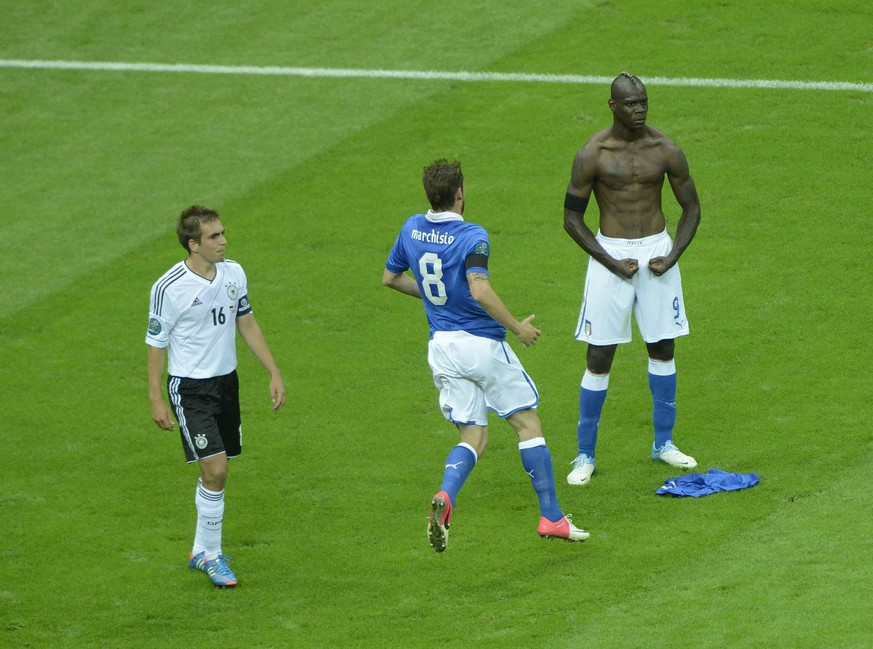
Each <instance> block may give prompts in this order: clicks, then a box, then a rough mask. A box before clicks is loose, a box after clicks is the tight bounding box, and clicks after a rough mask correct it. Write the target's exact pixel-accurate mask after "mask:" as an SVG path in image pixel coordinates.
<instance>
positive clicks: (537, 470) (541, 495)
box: [518, 437, 564, 522]
mask: <svg viewBox="0 0 873 649" xmlns="http://www.w3.org/2000/svg"><path fill="white" fill-rule="evenodd" d="M518 450H519V451H520V452H521V465H522V466H523V467H524V470H525V471H526V472H527V474H528V475H529V476H530V481H531V484H532V485H533V488H534V491H536V493H537V499H538V500H539V502H540V514H541V515H542V516H545V517H546V518H548V519H549V520H550V521H552V522H555V521H559V520H561V518H562V517H563V516H564V514H563V512H562V511H561V508H560V507H558V497H557V495H556V494H555V474H554V473H553V472H552V454H551V453H550V452H549V447H548V446H546V440H545V439H543V438H542V437H535V438H533V439H529V440H527V441H526V442H519V444H518Z"/></svg>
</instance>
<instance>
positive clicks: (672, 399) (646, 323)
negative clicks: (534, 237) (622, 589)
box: [564, 72, 700, 485]
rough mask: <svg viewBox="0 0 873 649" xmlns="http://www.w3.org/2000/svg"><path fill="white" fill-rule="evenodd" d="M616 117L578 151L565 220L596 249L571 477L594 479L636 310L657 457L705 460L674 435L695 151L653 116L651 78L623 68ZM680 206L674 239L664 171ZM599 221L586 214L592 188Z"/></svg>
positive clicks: (582, 321) (694, 215) (615, 94)
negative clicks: (612, 381) (614, 371)
mask: <svg viewBox="0 0 873 649" xmlns="http://www.w3.org/2000/svg"><path fill="white" fill-rule="evenodd" d="M609 108H610V110H611V111H612V114H613V123H612V126H611V127H610V128H607V129H605V130H603V131H601V132H599V133H597V134H595V135H594V136H593V137H592V138H591V139H590V140H589V141H588V142H587V143H586V144H585V146H584V147H583V148H582V149H581V150H580V151H579V152H578V153H577V154H576V158H575V160H574V161H573V169H572V173H571V176H570V183H569V185H568V186H567V195H566V197H565V200H564V229H565V230H566V231H567V234H569V235H570V236H571V237H572V238H573V240H574V241H575V242H576V243H577V244H579V247H580V248H582V250H584V251H585V252H587V253H588V254H589V255H590V259H589V261H588V272H587V275H586V279H585V294H584V298H583V303H582V310H581V313H580V315H579V322H578V325H577V327H576V338H577V340H581V341H585V342H587V343H588V351H587V367H586V370H585V374H584V376H583V378H582V385H581V388H580V392H579V424H578V428H577V436H578V441H579V454H578V456H577V457H576V459H574V460H573V470H572V471H571V472H570V474H569V475H568V476H567V482H569V483H570V484H573V485H584V484H588V482H589V481H590V480H591V475H592V474H593V473H594V449H595V446H596V443H597V427H598V425H599V423H600V414H601V411H602V409H603V403H604V401H605V399H606V391H607V387H608V386H609V371H610V369H611V367H612V361H613V359H614V358H615V350H616V348H617V346H618V344H619V343H626V342H630V340H631V312H632V311H633V313H634V315H635V317H636V321H637V325H638V327H639V330H640V334H641V335H642V337H643V339H644V340H645V342H646V348H647V350H648V354H649V387H650V389H651V391H652V398H653V401H654V407H653V411H652V422H653V424H654V429H655V438H654V444H653V445H652V459H653V460H660V461H662V462H666V463H667V464H669V465H671V466H675V467H679V468H682V469H693V468H694V467H696V466H697V462H696V460H695V459H694V458H693V457H690V456H688V455H685V454H684V453H682V452H681V451H679V449H678V448H676V446H675V445H674V444H673V426H674V424H675V422H676V365H675V362H674V360H673V352H674V344H675V339H676V338H677V337H678V336H684V335H686V334H688V322H687V320H686V319H685V303H684V301H683V298H682V281H681V278H680V275H679V266H678V265H677V262H678V261H679V257H680V256H681V255H682V253H683V252H685V249H686V248H687V247H688V245H689V244H690V243H691V240H692V239H693V238H694V233H695V232H696V231H697V226H698V224H699V223H700V201H699V200H698V198H697V190H696V189H695V187H694V180H692V178H691V174H690V173H689V170H688V161H687V160H686V159H685V155H684V154H683V153H682V150H681V149H680V148H679V147H678V146H677V145H676V144H675V143H674V142H673V141H672V140H671V139H670V138H669V137H667V136H666V135H665V134H664V133H662V132H661V131H659V130H658V129H656V128H653V127H652V126H649V125H647V124H646V114H647V112H648V109H649V103H648V95H647V94H646V87H645V85H644V84H643V82H642V81H640V80H639V79H638V78H637V77H635V76H633V75H632V74H628V73H626V72H622V73H621V74H620V75H619V76H618V77H616V78H615V80H614V81H613V82H612V87H611V95H610V99H609ZM665 176H666V178H667V180H668V181H669V182H670V188H671V189H672V191H673V195H674V196H675V197H676V201H677V202H678V203H679V205H680V206H681V208H682V215H681V217H680V218H679V223H678V224H677V226H676V233H675V240H671V238H670V236H669V235H668V234H667V230H666V220H665V218H664V213H663V212H662V211H661V188H662V187H663V185H664V178H665ZM592 191H593V192H594V197H595V199H596V200H597V206H598V208H599V210H600V222H599V231H598V232H597V234H596V235H595V233H594V232H593V231H592V230H591V228H589V227H588V225H587V224H586V223H585V218H584V217H585V209H586V207H587V206H588V200H589V197H590V196H591V192H592Z"/></svg>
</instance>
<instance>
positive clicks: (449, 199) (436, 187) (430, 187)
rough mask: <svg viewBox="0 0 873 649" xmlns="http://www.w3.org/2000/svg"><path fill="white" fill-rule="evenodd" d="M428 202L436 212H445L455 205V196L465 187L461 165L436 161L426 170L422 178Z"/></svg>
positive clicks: (456, 162)
mask: <svg viewBox="0 0 873 649" xmlns="http://www.w3.org/2000/svg"><path fill="white" fill-rule="evenodd" d="M421 181H422V183H423V184H424V191H425V193H426V194H427V200H428V201H430V206H431V207H432V208H433V209H434V210H438V211H440V212H444V211H446V210H449V209H451V208H452V207H454V205H455V194H456V193H457V192H458V188H459V187H463V186H464V174H463V173H461V163H460V162H458V161H457V160H455V161H454V162H448V161H447V160H445V159H440V160H436V161H435V162H432V163H431V164H429V165H428V166H427V167H425V168H424V173H423V174H422V178H421Z"/></svg>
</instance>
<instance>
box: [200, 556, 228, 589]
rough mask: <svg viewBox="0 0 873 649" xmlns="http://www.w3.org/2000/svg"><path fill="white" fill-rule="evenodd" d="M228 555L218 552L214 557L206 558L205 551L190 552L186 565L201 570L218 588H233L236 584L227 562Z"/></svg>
mask: <svg viewBox="0 0 873 649" xmlns="http://www.w3.org/2000/svg"><path fill="white" fill-rule="evenodd" d="M229 561H230V557H228V556H225V555H223V554H219V555H218V556H217V557H215V558H214V559H207V558H206V553H205V552H198V553H197V554H192V555H191V556H190V557H189V559H188V567H189V568H191V570H202V571H203V572H205V573H206V574H207V575H209V578H210V579H211V580H212V583H213V584H215V585H216V586H218V587H219V588H233V587H234V586H236V584H237V580H236V575H235V574H233V570H231V569H230V566H229V565H228V562H229Z"/></svg>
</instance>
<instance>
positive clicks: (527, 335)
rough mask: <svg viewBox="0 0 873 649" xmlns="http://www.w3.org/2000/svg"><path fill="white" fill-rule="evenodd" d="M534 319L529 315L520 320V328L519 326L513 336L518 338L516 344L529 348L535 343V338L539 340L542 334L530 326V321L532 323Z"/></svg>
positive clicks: (533, 316)
mask: <svg viewBox="0 0 873 649" xmlns="http://www.w3.org/2000/svg"><path fill="white" fill-rule="evenodd" d="M534 318H536V316H535V315H529V316H528V317H526V318H525V319H524V320H522V321H521V326H519V328H518V331H517V332H516V334H515V335H516V337H517V338H518V342H520V343H521V344H522V345H524V346H525V347H530V346H531V345H533V344H534V343H536V341H537V338H539V337H540V336H541V335H542V333H543V332H542V331H540V330H539V329H537V328H536V327H534V326H533V325H532V324H531V321H533V319H534Z"/></svg>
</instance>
